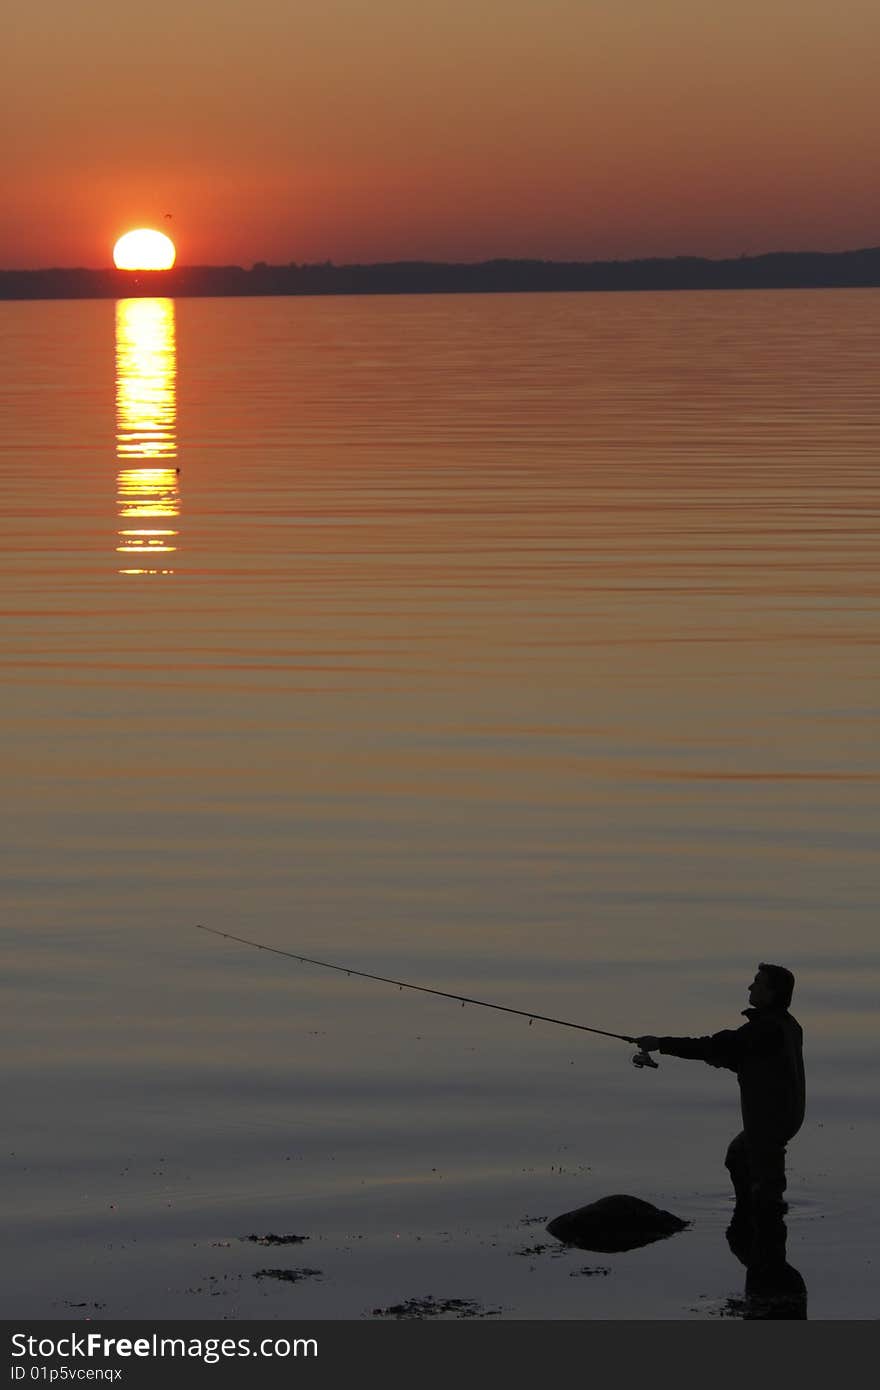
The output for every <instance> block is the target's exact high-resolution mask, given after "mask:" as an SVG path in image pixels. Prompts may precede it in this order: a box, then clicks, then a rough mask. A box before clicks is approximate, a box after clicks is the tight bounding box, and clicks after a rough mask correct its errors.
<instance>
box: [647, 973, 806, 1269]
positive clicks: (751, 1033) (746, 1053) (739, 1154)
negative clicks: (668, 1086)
mask: <svg viewBox="0 0 880 1390" xmlns="http://www.w3.org/2000/svg"><path fill="white" fill-rule="evenodd" d="M793 990H794V976H793V975H792V973H791V971H790V970H786V969H785V968H784V967H783V966H781V965H766V964H765V963H763V962H762V963H761V965H760V966H759V967H758V973H757V974H756V975H755V978H754V980H753V981H752V985H751V988H750V989H749V1004H750V1005H751V1008H748V1009H744V1010H743V1013H744V1014H745V1017H746V1019H747V1022H746V1023H744V1024H743V1026H742V1027H741V1028H737V1029H736V1030H733V1029H724V1030H723V1031H722V1032H721V1033H713V1034H712V1036H711V1037H707V1038H655V1037H644V1038H638V1039H637V1042H638V1045H639V1047H641V1048H644V1049H645V1050H646V1051H647V1052H665V1053H668V1054H669V1055H670V1056H672V1057H691V1058H694V1059H695V1060H697V1061H702V1062H708V1063H709V1065H710V1066H712V1067H727V1068H728V1069H729V1070H730V1071H735V1072H736V1074H737V1079H738V1081H739V1089H740V1099H741V1101H742V1119H743V1127H742V1132H741V1133H740V1134H738V1135H737V1136H736V1138H735V1139H734V1140H733V1141H732V1143H731V1145H730V1147H729V1149H728V1150H727V1158H726V1159H725V1164H726V1166H727V1168H728V1169H729V1170H730V1176H731V1178H732V1180H733V1188H734V1192H735V1194H736V1209H735V1211H734V1214H733V1223H732V1229H733V1230H740V1231H742V1232H743V1233H744V1234H745V1232H746V1231H749V1232H751V1233H757V1234H759V1235H760V1231H761V1228H762V1227H763V1228H764V1229H767V1228H768V1226H769V1225H773V1224H774V1219H776V1220H778V1218H779V1217H780V1216H781V1215H782V1213H783V1212H784V1211H785V1210H786V1205H785V1202H784V1201H783V1196H782V1194H783V1193H784V1191H785V1146H786V1144H787V1143H788V1141H789V1139H791V1138H792V1136H793V1135H795V1134H796V1133H797V1131H798V1130H799V1129H800V1127H801V1124H802V1122H803V1118H804V1099H805V1087H804V1063H803V1055H802V1051H801V1039H802V1034H801V1027H800V1024H799V1023H798V1022H797V1019H795V1018H793V1017H792V1016H791V1014H790V1013H789V1012H788V1006H789V1004H790V1003H791V996H792V992H793ZM760 1243H761V1242H760V1241H759V1244H760Z"/></svg>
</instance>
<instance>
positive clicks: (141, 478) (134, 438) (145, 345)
mask: <svg viewBox="0 0 880 1390" xmlns="http://www.w3.org/2000/svg"><path fill="white" fill-rule="evenodd" d="M176 423H177V343H176V338H175V328H174V301H173V299H119V300H117V301H116V455H117V458H118V459H119V461H120V464H121V465H122V466H121V467H120V469H119V471H118V474H117V480H116V482H117V488H116V500H117V505H118V508H119V517H120V519H121V520H127V521H134V522H136V523H138V524H136V525H134V526H132V525H129V526H126V527H123V528H122V529H120V531H119V532H118V533H117V539H118V544H117V546H116V550H117V552H118V553H119V554H120V555H124V556H125V558H126V560H130V561H132V562H133V563H132V564H131V565H129V566H126V567H125V568H124V569H120V571H119V573H120V574H173V573H174V570H173V569H172V568H170V567H169V566H168V564H167V563H166V562H165V561H164V560H163V559H162V558H161V557H163V556H166V555H170V554H172V553H173V552H175V551H176V550H177V543H176V542H177V536H178V532H177V530H176V529H174V528H172V527H170V526H168V525H167V521H168V518H170V517H176V516H178V515H179V514H180V488H179V473H178V469H177V466H176V465H175V464H173V463H171V462H169V460H172V459H176V457H177V437H176ZM135 460H137V463H136V464H135Z"/></svg>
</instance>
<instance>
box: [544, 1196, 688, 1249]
mask: <svg viewBox="0 0 880 1390" xmlns="http://www.w3.org/2000/svg"><path fill="white" fill-rule="evenodd" d="M688 1225H690V1222H688V1221H683V1220H682V1219H681V1217H680V1216H674V1215H673V1214H672V1212H671V1211H663V1210H662V1208H660V1207H655V1206H652V1205H651V1203H650V1202H643V1201H642V1199H641V1198H640V1197H630V1196H629V1195H628V1194H626V1193H616V1194H615V1195H614V1196H612V1197H600V1199H599V1200H598V1202H590V1203H589V1204H588V1205H587V1206H585V1207H578V1208H577V1209H576V1210H575V1211H567V1212H563V1214H562V1215H561V1216H557V1217H555V1218H554V1219H553V1220H552V1221H551V1222H550V1223H549V1224H548V1226H547V1230H548V1231H549V1233H550V1235H551V1236H555V1237H556V1239H557V1240H561V1241H562V1242H563V1243H564V1244H565V1245H575V1246H577V1247H578V1249H580V1250H597V1251H600V1252H601V1253H609V1254H610V1253H611V1252H613V1251H619V1250H635V1249H637V1248H638V1247H639V1246H640V1245H650V1244H651V1242H652V1241H655V1240H663V1239H664V1237H666V1236H671V1235H675V1233H676V1231H683V1230H684V1229H685V1227H686V1226H688Z"/></svg>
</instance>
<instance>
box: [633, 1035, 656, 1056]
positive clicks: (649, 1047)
mask: <svg viewBox="0 0 880 1390" xmlns="http://www.w3.org/2000/svg"><path fill="white" fill-rule="evenodd" d="M636 1045H637V1046H638V1047H640V1048H641V1049H642V1051H643V1052H656V1051H657V1048H658V1047H659V1046H660V1039H659V1038H655V1037H653V1036H652V1035H651V1034H650V1033H648V1034H646V1035H645V1037H644V1038H636Z"/></svg>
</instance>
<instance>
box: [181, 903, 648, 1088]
mask: <svg viewBox="0 0 880 1390" xmlns="http://www.w3.org/2000/svg"><path fill="white" fill-rule="evenodd" d="M196 931H206V932H210V933H211V935H212V936H222V937H224V939H225V940H226V941H237V942H239V944H240V945H242V946H253V947H254V948H255V949H256V950H257V951H271V952H272V954H273V955H275V956H287V957H288V959H290V960H296V961H299V963H300V965H320V966H322V967H323V968H324V969H325V970H339V971H340V972H341V973H342V974H343V975H357V976H359V977H360V978H361V979H362V980H378V981H379V982H380V983H381V984H383V985H397V987H398V989H414V990H417V991H418V992H419V994H436V995H438V996H439V997H440V998H441V999H455V1000H456V1001H457V1002H458V1003H460V1004H461V1007H462V1008H464V1006H465V1004H474V1005H476V1006H477V1008H480V1009H496V1010H497V1011H498V1012H499V1013H502V1014H518V1015H519V1017H520V1018H527V1019H528V1020H529V1027H531V1026H532V1024H533V1023H534V1021H535V1019H537V1020H538V1022H539V1023H554V1024H556V1025H557V1026H558V1027H560V1028H577V1029H578V1030H579V1031H580V1032H582V1033H598V1034H599V1035H600V1036H601V1037H603V1038H617V1039H618V1040H619V1041H620V1042H627V1043H636V1046H638V1041H637V1039H636V1038H631V1037H629V1036H628V1034H626V1033H609V1032H608V1030H607V1029H605V1028H589V1027H587V1025H586V1024H585V1023H571V1022H569V1020H568V1019H565V1018H550V1017H548V1015H547V1014H533V1013H531V1012H530V1011H529V1010H527V1009H512V1008H510V1006H509V1005H507V1004H490V1003H489V1002H488V1001H487V1000H485V999H471V998H470V997H469V996H468V995H467V994H451V993H450V992H449V991H448V990H445V989H430V988H429V987H428V986H427V985H413V984H410V983H409V982H408V981H407V980H392V979H391V977H390V976H388V975H372V974H370V972H369V971H368V970H355V969H354V968H353V967H352V966H350V965H335V964H333V963H332V962H331V961H329V960H315V959H314V958H313V957H312V956H301V955H300V954H299V952H298V951H284V950H282V949H281V947H280V946H266V945H265V943H264V942H262V941H251V940H250V939H249V938H248V937H246V936H235V935H233V933H232V932H228V931H218V930H217V928H216V927H203V926H202V925H201V923H199V924H197V926H196ZM633 1065H634V1066H636V1067H654V1068H655V1069H656V1067H657V1063H656V1062H655V1061H654V1059H653V1057H652V1056H651V1055H650V1053H648V1052H644V1051H642V1050H641V1049H639V1051H638V1052H637V1053H636V1055H635V1056H634V1057H633Z"/></svg>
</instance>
